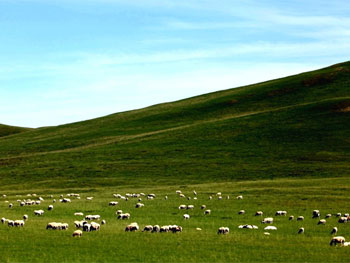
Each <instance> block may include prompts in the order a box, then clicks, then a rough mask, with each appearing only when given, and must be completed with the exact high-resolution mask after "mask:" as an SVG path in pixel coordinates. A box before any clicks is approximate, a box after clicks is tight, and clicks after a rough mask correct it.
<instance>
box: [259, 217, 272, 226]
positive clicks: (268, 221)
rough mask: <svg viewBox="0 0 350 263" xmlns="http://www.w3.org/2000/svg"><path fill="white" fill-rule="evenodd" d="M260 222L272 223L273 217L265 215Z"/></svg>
mask: <svg viewBox="0 0 350 263" xmlns="http://www.w3.org/2000/svg"><path fill="white" fill-rule="evenodd" d="M261 223H262V224H272V223H273V218H272V217H266V218H264V220H263V221H261Z"/></svg>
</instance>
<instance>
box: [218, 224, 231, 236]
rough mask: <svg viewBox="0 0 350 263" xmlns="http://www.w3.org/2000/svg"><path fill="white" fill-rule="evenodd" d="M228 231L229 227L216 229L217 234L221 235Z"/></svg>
mask: <svg viewBox="0 0 350 263" xmlns="http://www.w3.org/2000/svg"><path fill="white" fill-rule="evenodd" d="M229 232H230V229H229V228H228V227H223V226H222V227H219V229H218V232H217V233H218V235H220V234H222V235H226V234H228V233H229Z"/></svg>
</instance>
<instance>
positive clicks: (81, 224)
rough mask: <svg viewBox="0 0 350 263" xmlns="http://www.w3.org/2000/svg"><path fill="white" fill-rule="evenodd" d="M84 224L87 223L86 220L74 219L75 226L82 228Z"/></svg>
mask: <svg viewBox="0 0 350 263" xmlns="http://www.w3.org/2000/svg"><path fill="white" fill-rule="evenodd" d="M84 224H87V221H84V220H82V221H74V225H75V227H76V228H83V226H84Z"/></svg>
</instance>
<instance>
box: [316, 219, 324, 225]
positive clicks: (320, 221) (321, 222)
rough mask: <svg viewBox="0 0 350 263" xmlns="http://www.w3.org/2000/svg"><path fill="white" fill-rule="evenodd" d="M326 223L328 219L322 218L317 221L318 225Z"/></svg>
mask: <svg viewBox="0 0 350 263" xmlns="http://www.w3.org/2000/svg"><path fill="white" fill-rule="evenodd" d="M325 224H326V219H320V220H319V221H318V223H317V225H325Z"/></svg>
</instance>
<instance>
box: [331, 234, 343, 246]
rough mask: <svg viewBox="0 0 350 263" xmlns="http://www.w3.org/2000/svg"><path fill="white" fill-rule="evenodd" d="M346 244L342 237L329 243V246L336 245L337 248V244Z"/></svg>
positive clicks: (334, 238) (335, 238)
mask: <svg viewBox="0 0 350 263" xmlns="http://www.w3.org/2000/svg"><path fill="white" fill-rule="evenodd" d="M344 242H345V238H344V237H342V236H337V237H333V238H332V240H331V242H330V243H329V245H331V246H332V245H334V246H336V245H337V244H340V245H343V244H344Z"/></svg>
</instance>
